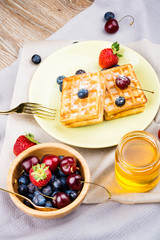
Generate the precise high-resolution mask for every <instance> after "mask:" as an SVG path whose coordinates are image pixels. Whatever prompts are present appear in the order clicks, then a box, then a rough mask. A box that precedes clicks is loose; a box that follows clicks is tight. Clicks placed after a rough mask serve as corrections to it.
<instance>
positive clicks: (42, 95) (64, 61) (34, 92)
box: [29, 41, 160, 148]
mask: <svg viewBox="0 0 160 240" xmlns="http://www.w3.org/2000/svg"><path fill="white" fill-rule="evenodd" d="M111 44H112V43H110V42H105V41H84V42H79V43H76V44H72V45H69V46H67V47H64V48H62V49H60V50H58V51H56V52H54V53H53V54H51V55H50V56H49V57H47V58H46V59H45V60H44V61H43V62H42V63H41V65H40V66H39V67H38V69H37V70H36V71H35V73H34V75H33V78H32V81H31V84H30V88H29V101H31V102H38V103H42V104H44V105H47V106H50V107H52V108H56V109H57V114H56V119H55V120H54V121H52V120H44V119H41V118H38V117H35V119H36V121H37V122H38V124H39V125H40V126H41V127H42V128H43V129H44V130H45V131H46V132H47V133H48V134H50V135H51V136H53V137H54V138H56V139H58V140H60V141H62V142H64V143H67V144H70V145H74V146H78V147H85V148H103V147H109V146H114V145H116V144H118V141H119V140H120V138H121V137H122V136H123V135H124V134H126V133H127V132H130V131H133V130H144V129H145V128H146V127H147V126H148V125H149V124H150V123H151V122H152V120H153V118H154V117H155V115H156V113H157V111H158V107H159V103H160V94H159V93H160V85H159V80H158V77H157V75H156V73H155V71H154V70H153V68H152V67H151V65H150V64H149V63H148V62H147V61H146V60H145V59H144V58H143V57H142V56H141V55H140V54H138V53H137V52H135V51H133V50H132V49H130V48H127V47H125V46H121V51H120V53H122V54H123V57H121V58H120V60H119V64H120V65H122V64H126V63H131V64H132V65H133V67H134V70H135V72H136V74H137V76H138V78H139V80H140V83H141V85H142V88H144V89H148V90H152V91H154V94H151V93H147V92H146V93H145V95H146V97H147V99H148V102H147V104H146V108H145V111H144V112H143V113H139V114H136V115H132V116H128V117H124V118H119V119H115V120H111V121H104V122H103V123H100V124H95V125H91V126H85V127H80V128H67V127H64V126H62V125H61V124H60V121H59V110H60V99H61V92H60V91H59V85H58V84H57V83H56V78H57V77H58V76H60V75H65V76H66V77H68V76H71V75H74V74H75V72H76V70H78V69H84V70H85V71H86V72H93V71H98V70H101V69H100V67H99V65H98V57H99V53H100V51H101V50H102V49H104V48H106V47H111Z"/></svg>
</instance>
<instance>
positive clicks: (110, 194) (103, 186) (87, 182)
mask: <svg viewBox="0 0 160 240" xmlns="http://www.w3.org/2000/svg"><path fill="white" fill-rule="evenodd" d="M81 182H82V183H89V184H93V185H96V186H98V187H101V188H103V189H105V190H106V191H107V193H108V195H109V199H111V196H112V195H111V193H110V192H109V191H108V189H107V188H106V187H104V186H102V185H100V184H98V183H92V182H85V181H81Z"/></svg>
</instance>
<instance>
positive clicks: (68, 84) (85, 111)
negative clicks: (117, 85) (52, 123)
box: [60, 72, 104, 127]
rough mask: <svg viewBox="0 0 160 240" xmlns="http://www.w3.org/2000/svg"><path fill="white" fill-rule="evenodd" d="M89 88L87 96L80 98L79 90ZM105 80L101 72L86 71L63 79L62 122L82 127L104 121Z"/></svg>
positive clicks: (68, 125) (65, 124) (70, 125)
mask: <svg viewBox="0 0 160 240" xmlns="http://www.w3.org/2000/svg"><path fill="white" fill-rule="evenodd" d="M82 88H85V89H88V91H89V95H88V97H87V98H84V99H80V98H79V97H78V91H79V90H80V89H82ZM103 111H104V82H103V79H102V78H101V72H96V73H85V74H79V75H75V76H71V77H69V78H65V79H64V80H63V89H62V97H61V109H60V122H61V124H62V125H64V126H67V127H80V126H85V125H90V124H95V123H99V122H102V121H103Z"/></svg>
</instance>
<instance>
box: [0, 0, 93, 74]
mask: <svg viewBox="0 0 160 240" xmlns="http://www.w3.org/2000/svg"><path fill="white" fill-rule="evenodd" d="M93 1H94V0H45V1H44V0H0V56H1V57H0V70H1V69H3V68H4V67H6V66H8V65H10V64H11V63H12V62H13V61H14V60H15V59H16V58H17V56H18V52H19V48H20V47H22V45H23V42H24V40H43V39H46V38H47V37H49V36H50V35H52V34H53V33H54V32H56V31H57V30H58V29H60V28H61V27H62V26H63V25H64V24H65V23H66V22H68V21H69V20H70V19H71V18H73V17H74V16H76V15H77V14H78V13H80V12H81V11H83V10H84V9H85V8H87V7H89V6H90V5H91V4H92V2H93Z"/></svg>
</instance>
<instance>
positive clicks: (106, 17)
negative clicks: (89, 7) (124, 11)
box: [104, 12, 115, 21]
mask: <svg viewBox="0 0 160 240" xmlns="http://www.w3.org/2000/svg"><path fill="white" fill-rule="evenodd" d="M111 18H115V16H114V13H113V12H106V13H105V14H104V19H105V20H106V21H108V20H109V19H111Z"/></svg>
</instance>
